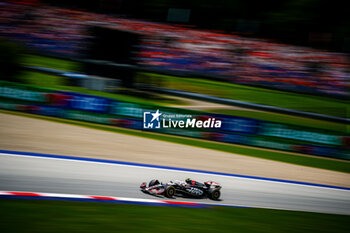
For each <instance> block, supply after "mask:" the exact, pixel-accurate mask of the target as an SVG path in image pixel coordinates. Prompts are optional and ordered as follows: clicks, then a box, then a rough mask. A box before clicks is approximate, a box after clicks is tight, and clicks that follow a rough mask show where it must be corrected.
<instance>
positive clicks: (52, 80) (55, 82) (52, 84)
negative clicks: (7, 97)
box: [19, 71, 187, 105]
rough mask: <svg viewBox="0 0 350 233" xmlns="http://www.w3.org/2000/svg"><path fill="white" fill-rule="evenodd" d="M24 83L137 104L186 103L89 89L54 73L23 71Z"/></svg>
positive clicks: (170, 99) (159, 97) (161, 97)
mask: <svg viewBox="0 0 350 233" xmlns="http://www.w3.org/2000/svg"><path fill="white" fill-rule="evenodd" d="M19 78H20V80H22V81H23V82H24V83H26V84H29V85H33V86H36V87H43V88H50V89H55V90H60V91H72V92H78V93H82V94H88V95H95V96H101V97H106V98H112V99H117V100H121V101H127V102H133V103H138V104H156V105H187V103H186V102H184V101H180V100H177V99H173V98H171V97H170V96H169V97H168V96H164V95H158V96H152V98H151V97H150V98H143V97H137V96H135V95H125V94H115V93H108V92H102V91H94V90H89V89H86V88H82V87H75V86H68V85H66V80H65V79H64V78H62V77H58V76H55V75H48V74H44V73H38V72H31V71H24V72H22V73H21V74H20V76H19Z"/></svg>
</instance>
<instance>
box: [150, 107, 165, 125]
mask: <svg viewBox="0 0 350 233" xmlns="http://www.w3.org/2000/svg"><path fill="white" fill-rule="evenodd" d="M151 115H152V116H153V118H152V120H151V122H153V121H154V120H155V119H157V121H159V117H160V115H162V113H159V109H157V111H156V112H155V113H151Z"/></svg>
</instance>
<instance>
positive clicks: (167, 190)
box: [164, 186, 176, 198]
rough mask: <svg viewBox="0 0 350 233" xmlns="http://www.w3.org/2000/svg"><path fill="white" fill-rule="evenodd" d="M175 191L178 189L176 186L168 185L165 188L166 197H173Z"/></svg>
mask: <svg viewBox="0 0 350 233" xmlns="http://www.w3.org/2000/svg"><path fill="white" fill-rule="evenodd" d="M175 192H176V190H175V188H174V187H173V186H168V187H166V188H165V192H164V195H165V196H166V197H169V198H171V197H173V196H174V195H175Z"/></svg>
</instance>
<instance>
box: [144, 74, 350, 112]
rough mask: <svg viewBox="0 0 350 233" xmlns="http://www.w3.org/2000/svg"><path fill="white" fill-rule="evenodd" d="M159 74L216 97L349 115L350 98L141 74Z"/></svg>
mask: <svg viewBox="0 0 350 233" xmlns="http://www.w3.org/2000/svg"><path fill="white" fill-rule="evenodd" d="M144 75H146V76H150V77H158V78H159V79H161V80H162V83H163V86H165V87H167V88H172V89H177V90H184V91H189V92H196V93H201V94H207V95H211V96H216V97H222V98H228V99H234V100H240V101H245V102H250V103H257V104H263V105H271V106H277V107H281V108H287V109H295V110H299V111H306V112H315V113H320V114H325V115H332V116H339V117H349V115H350V101H346V100H339V99H334V98H327V97H321V96H314V95H306V94H299V93H293V92H285V91H278V90H270V89H264V88H257V87H250V86H244V85H237V84H233V83H225V82H218V81H211V80H205V79H195V78H180V77H174V76H167V75H159V74H150V73H147V74H144Z"/></svg>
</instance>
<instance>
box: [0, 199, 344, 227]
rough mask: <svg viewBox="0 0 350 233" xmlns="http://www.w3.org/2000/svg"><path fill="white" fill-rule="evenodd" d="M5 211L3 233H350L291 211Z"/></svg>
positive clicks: (82, 206) (42, 205)
mask: <svg viewBox="0 0 350 233" xmlns="http://www.w3.org/2000/svg"><path fill="white" fill-rule="evenodd" d="M0 206H1V209H2V211H1V218H0V219H1V220H0V222H1V229H2V232H44V233H51V232H52V233H56V232H57V233H61V232H84V233H88V232H100V233H102V232H128V233H129V232H143V233H145V232H177V233H178V232H210V233H213V232H222V233H224V232H250V233H254V232H260V233H263V232H267V233H274V232H276V233H277V232H283V233H289V232H298V233H303V232H305V233H310V232H317V233H322V232H337V233H338V232H339V233H340V232H350V225H349V224H348V223H349V222H350V216H346V215H331V214H319V213H307V212H298V211H286V210H269V209H256V208H232V207H215V208H211V209H194V208H181V207H157V206H142V205H129V204H110V203H88V202H73V201H71V202H68V201H46V200H5V199H2V200H0Z"/></svg>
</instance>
